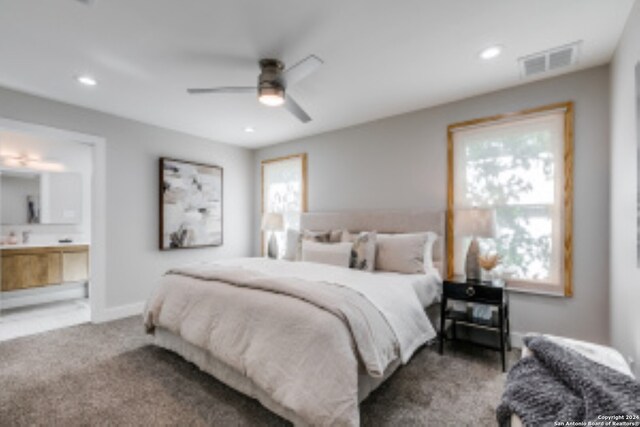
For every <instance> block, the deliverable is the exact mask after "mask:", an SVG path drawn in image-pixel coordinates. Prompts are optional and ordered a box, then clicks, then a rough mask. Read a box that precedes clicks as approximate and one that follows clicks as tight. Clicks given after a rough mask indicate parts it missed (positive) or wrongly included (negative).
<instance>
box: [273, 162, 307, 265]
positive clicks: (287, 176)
mask: <svg viewBox="0 0 640 427" xmlns="http://www.w3.org/2000/svg"><path fill="white" fill-rule="evenodd" d="M306 210H307V155H306V154H295V155H292V156H287V157H280V158H277V159H270V160H263V161H262V213H265V212H277V213H282V215H283V219H284V227H285V230H286V229H288V228H293V229H299V228H300V213H301V212H305V211H306ZM285 236H286V235H285V232H277V233H276V238H277V240H278V249H279V252H280V254H279V256H282V255H283V254H284V249H285ZM266 245H267V239H266V238H265V235H264V233H263V234H262V251H263V253H265V252H266Z"/></svg>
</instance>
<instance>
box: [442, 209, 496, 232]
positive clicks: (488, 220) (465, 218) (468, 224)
mask: <svg viewBox="0 0 640 427" xmlns="http://www.w3.org/2000/svg"><path fill="white" fill-rule="evenodd" d="M453 227H454V230H455V233H456V235H458V236H469V237H480V238H486V239H488V238H492V237H496V233H497V231H496V211H495V210H493V209H487V208H471V209H457V210H456V211H455V212H454V213H453Z"/></svg>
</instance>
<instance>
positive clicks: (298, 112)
mask: <svg viewBox="0 0 640 427" xmlns="http://www.w3.org/2000/svg"><path fill="white" fill-rule="evenodd" d="M283 106H284V108H286V109H287V110H289V112H290V113H291V114H293V115H294V116H296V117H297V118H298V120H300V121H301V122H302V123H308V122H310V121H311V117H309V115H308V114H307V113H306V112H305V111H304V110H303V109H302V107H301V106H300V105H298V103H297V102H296V101H295V100H294V99H293V98H292V97H290V96H289V95H287V100H286V101H285V103H284V105H283Z"/></svg>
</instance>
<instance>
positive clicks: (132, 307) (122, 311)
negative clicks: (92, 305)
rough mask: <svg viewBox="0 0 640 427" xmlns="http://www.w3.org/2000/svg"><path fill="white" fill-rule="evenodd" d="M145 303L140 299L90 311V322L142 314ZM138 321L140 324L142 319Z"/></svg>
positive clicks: (107, 320)
mask: <svg viewBox="0 0 640 427" xmlns="http://www.w3.org/2000/svg"><path fill="white" fill-rule="evenodd" d="M145 304H146V303H145V302H144V301H141V302H137V303H134V304H127V305H120V306H116V307H107V308H103V309H102V310H100V311H98V312H92V313H91V323H104V322H111V321H112V320H118V319H124V318H125V317H131V316H139V315H142V312H143V311H144V307H145ZM140 322H141V323H140V324H142V321H140Z"/></svg>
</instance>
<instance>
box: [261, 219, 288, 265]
mask: <svg viewBox="0 0 640 427" xmlns="http://www.w3.org/2000/svg"><path fill="white" fill-rule="evenodd" d="M282 230H284V219H283V217H282V214H281V213H276V212H266V213H264V214H263V215H262V231H270V232H271V237H270V238H269V244H268V246H267V256H268V257H269V258H273V259H276V258H278V240H277V239H276V231H282Z"/></svg>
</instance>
